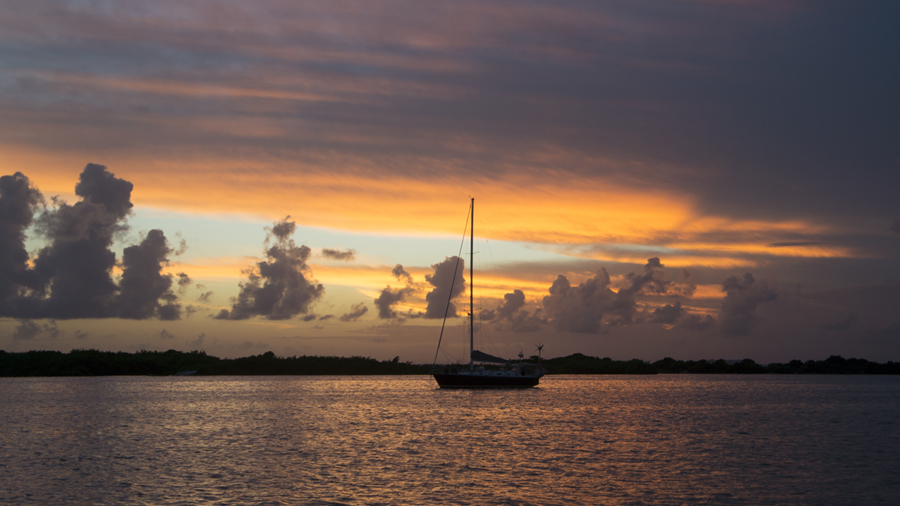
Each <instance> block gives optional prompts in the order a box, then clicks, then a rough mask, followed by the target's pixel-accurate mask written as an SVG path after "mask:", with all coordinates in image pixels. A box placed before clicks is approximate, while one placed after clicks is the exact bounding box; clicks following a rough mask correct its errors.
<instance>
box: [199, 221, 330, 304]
mask: <svg viewBox="0 0 900 506" xmlns="http://www.w3.org/2000/svg"><path fill="white" fill-rule="evenodd" d="M289 218H290V216H288V217H286V218H285V219H284V220H282V221H280V222H277V223H275V224H274V225H273V226H272V228H269V229H267V232H268V233H267V235H266V241H265V244H264V246H265V250H266V258H267V260H263V261H261V262H258V263H257V264H256V266H254V267H252V268H250V269H249V270H248V271H247V272H246V273H247V280H246V281H244V282H242V283H241V284H240V293H239V294H238V296H237V297H235V298H234V299H233V302H232V306H231V309H230V310H228V309H223V310H222V311H221V312H219V314H218V315H216V317H215V318H216V319H219V320H246V319H248V318H252V317H254V316H262V317H264V318H266V319H269V320H286V319H289V318H293V317H294V316H297V315H298V314H301V313H307V312H308V311H309V306H310V305H311V304H312V303H314V302H315V301H317V300H318V299H319V298H320V297H321V296H322V294H323V293H324V292H325V288H324V287H323V286H322V285H321V284H317V283H315V281H312V280H311V279H307V276H309V275H310V274H311V273H310V271H309V266H308V265H307V264H306V261H307V260H308V259H309V255H310V249H309V247H307V246H296V245H295V244H294V241H293V239H291V238H290V237H291V235H292V234H293V233H294V230H295V229H296V227H297V225H296V224H295V223H294V222H292V221H290V220H289ZM271 241H274V244H272V245H271V246H270V242H271Z"/></svg>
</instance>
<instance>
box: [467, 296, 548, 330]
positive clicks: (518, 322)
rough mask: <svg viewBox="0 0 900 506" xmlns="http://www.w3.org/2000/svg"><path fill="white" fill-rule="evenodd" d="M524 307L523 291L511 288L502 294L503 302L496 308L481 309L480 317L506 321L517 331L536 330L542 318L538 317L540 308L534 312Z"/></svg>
mask: <svg viewBox="0 0 900 506" xmlns="http://www.w3.org/2000/svg"><path fill="white" fill-rule="evenodd" d="M524 307H525V293H524V292H522V290H518V289H516V290H513V291H512V293H507V294H505V295H504V296H503V302H502V303H501V304H500V305H499V306H497V309H496V310H493V309H492V310H487V311H482V313H481V319H482V320H486V321H492V320H497V321H506V322H509V323H510V324H512V328H513V329H515V330H516V331H518V332H536V331H537V330H539V329H540V326H541V324H542V323H545V322H544V320H542V319H541V317H540V309H538V310H535V312H534V313H529V312H528V311H526V310H524V309H522V308H524Z"/></svg>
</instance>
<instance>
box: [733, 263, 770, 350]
mask: <svg viewBox="0 0 900 506" xmlns="http://www.w3.org/2000/svg"><path fill="white" fill-rule="evenodd" d="M722 291H723V292H725V293H726V295H725V299H723V301H722V309H721V312H720V315H721V317H722V322H721V325H720V328H721V330H722V332H723V333H724V334H727V335H735V336H741V335H747V334H749V333H750V332H751V331H752V330H753V328H754V327H755V326H756V324H757V323H758V321H759V317H758V316H756V313H755V311H756V308H757V306H759V305H760V304H762V303H765V302H770V301H773V300H775V299H776V298H777V296H778V293H777V291H776V290H775V288H774V287H771V286H769V284H768V283H766V282H765V281H760V282H757V281H756V279H755V278H754V277H753V275H752V274H750V273H749V272H748V273H745V274H744V276H743V277H742V278H738V277H737V276H730V277H729V278H727V279H726V280H725V281H723V282H722Z"/></svg>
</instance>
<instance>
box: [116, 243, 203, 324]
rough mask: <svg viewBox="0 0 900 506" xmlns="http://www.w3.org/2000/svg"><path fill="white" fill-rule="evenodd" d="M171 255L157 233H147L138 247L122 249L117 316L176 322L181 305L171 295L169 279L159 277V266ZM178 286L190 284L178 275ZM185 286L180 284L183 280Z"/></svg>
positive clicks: (174, 296)
mask: <svg viewBox="0 0 900 506" xmlns="http://www.w3.org/2000/svg"><path fill="white" fill-rule="evenodd" d="M170 253H172V249H171V248H169V245H168V243H167V242H166V237H165V235H163V233H162V231H161V230H151V231H150V232H149V233H148V234H147V237H146V238H145V239H144V240H143V241H141V243H140V244H139V245H136V246H129V247H127V248H125V251H124V253H123V255H122V281H120V282H119V297H118V316H120V317H122V318H131V319H135V320H143V319H147V318H151V317H156V318H159V319H160V320H177V319H179V318H180V317H181V305H180V304H178V302H177V300H178V297H177V296H176V295H175V293H173V292H172V277H171V276H164V275H163V274H162V265H163V264H165V263H168V258H167V256H168V255H169V254H170ZM179 278H180V279H179V282H178V284H179V285H182V286H185V285H188V284H190V278H188V277H187V275H186V274H184V273H182V274H179ZM185 280H186V281H187V282H186V283H183V282H184V281H185Z"/></svg>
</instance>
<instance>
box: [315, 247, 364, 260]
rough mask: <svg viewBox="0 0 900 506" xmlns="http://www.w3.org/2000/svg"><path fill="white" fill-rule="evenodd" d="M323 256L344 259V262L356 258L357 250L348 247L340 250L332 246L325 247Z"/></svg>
mask: <svg viewBox="0 0 900 506" xmlns="http://www.w3.org/2000/svg"><path fill="white" fill-rule="evenodd" d="M322 256H323V257H325V258H330V259H332V260H342V261H344V262H349V261H351V260H353V259H354V258H356V250H353V249H348V250H344V251H340V250H336V249H331V248H323V249H322Z"/></svg>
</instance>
